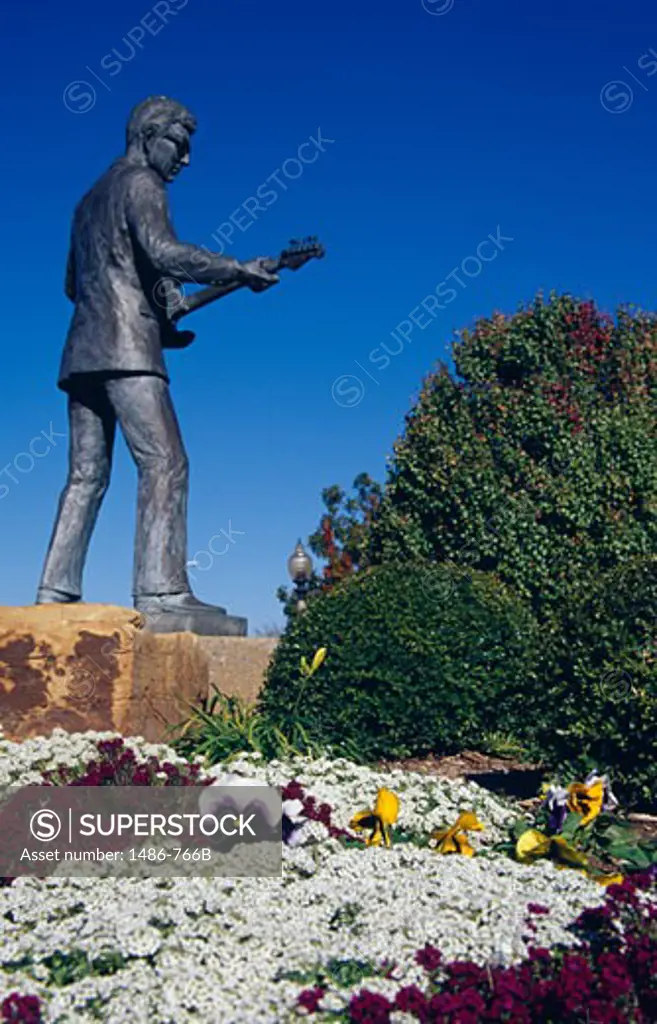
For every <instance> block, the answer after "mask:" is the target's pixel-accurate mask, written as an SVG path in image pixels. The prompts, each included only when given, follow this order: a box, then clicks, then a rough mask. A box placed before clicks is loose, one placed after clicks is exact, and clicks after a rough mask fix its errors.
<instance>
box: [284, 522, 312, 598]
mask: <svg viewBox="0 0 657 1024" xmlns="http://www.w3.org/2000/svg"><path fill="white" fill-rule="evenodd" d="M287 571H288V573H289V575H290V579H291V580H292V583H293V585H294V597H295V600H296V611H297V612H299V613H301V612H304V611H305V610H306V607H307V605H306V597H307V595H308V591H309V590H310V576H311V573H312V571H313V563H312V559H311V558H310V555H309V554H308V552H307V551H306V549H305V548H304V546H303V544H302V543H301V539H299V542H298V543H297V546H296V547H295V549H294V551H293V552H292V554H291V555H290V557H289V558H288V560H287Z"/></svg>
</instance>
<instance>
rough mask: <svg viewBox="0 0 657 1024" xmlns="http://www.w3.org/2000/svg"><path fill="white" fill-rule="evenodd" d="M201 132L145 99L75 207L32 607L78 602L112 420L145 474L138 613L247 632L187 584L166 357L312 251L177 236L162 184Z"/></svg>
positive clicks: (161, 621) (182, 463)
mask: <svg viewBox="0 0 657 1024" xmlns="http://www.w3.org/2000/svg"><path fill="white" fill-rule="evenodd" d="M195 129H196V120H195V118H194V117H193V115H192V114H191V113H190V111H189V110H187V109H186V108H185V107H184V106H182V105H181V104H180V103H177V102H175V101H174V100H171V99H168V98H167V97H164V96H156V97H150V98H149V99H147V100H144V102H143V103H140V104H139V105H138V106H137V107H135V109H134V110H133V112H132V114H131V116H130V119H129V122H128V127H127V146H126V153H125V156H123V157H121V158H120V159H118V160H117V161H116V162H115V163H114V164H112V166H111V167H110V168H109V170H108V171H107V172H106V173H105V174H104V175H103V176H102V177H101V178H100V179H99V181H97V182H96V184H95V185H94V186H93V187H92V189H91V190H90V191H89V192H88V193H87V194H86V195H85V196H84V197H83V199H82V200H81V202H80V203H79V205H78V206H77V208H76V210H75V214H74V218H73V228H72V233H71V245H70V253H69V257H68V265H67V270H66V287H65V290H66V295H67V296H68V298H69V299H70V300H71V302H73V303H75V311H74V313H73V318H72V321H71V325H70V328H69V332H68V337H67V339H66V345H65V348H64V354H63V358H62V363H61V369H60V374H59V382H58V383H59V387H60V388H61V389H62V390H64V391H65V392H66V393H67V395H68V415H69V426H70V442H69V443H70V449H69V473H68V479H67V482H66V486H65V488H64V491H63V492H62V495H61V498H60V501H59V509H58V513H57V519H56V522H55V527H54V530H53V534H52V538H51V541H50V546H49V549H48V554H47V557H46V562H45V566H44V569H43V574H42V578H41V583H40V586H39V590H38V594H37V603H39V604H43V603H50V602H73V601H79V600H80V599H81V595H82V571H83V568H84V563H85V559H86V555H87V550H88V547H89V541H90V539H91V534H92V531H93V528H94V525H95V522H96V519H97V516H98V511H99V509H100V505H101V502H102V499H103V495H104V494H105V491H106V489H107V485H108V482H109V477H110V469H111V463H112V450H113V444H114V436H115V430H116V424H117V422H118V424H119V426H120V428H121V430H122V431H123V434H124V437H125V439H126V442H127V444H128V447H129V449H130V452H131V454H132V457H133V459H134V460H135V463H136V465H137V470H138V477H139V492H138V510H137V531H136V539H135V562H134V577H133V595H134V605H135V608H137V609H138V610H139V611H142V612H144V613H145V614H146V616H147V619H148V620H149V623H150V624H151V628H155V629H156V630H157V631H162V632H170V631H172V630H177V629H191V630H193V631H195V632H198V633H211V634H216V633H219V634H221V633H236V634H239V635H243V634H244V633H245V632H246V620H245V619H240V618H235V617H233V616H228V615H226V614H225V609H223V608H218V607H216V606H214V605H209V604H204V603H203V602H201V601H199V600H198V599H197V598H196V597H195V596H194V595H193V594H192V592H191V589H190V584H189V580H188V576H187V492H188V463H187V456H186V454H185V449H184V447H183V443H182V439H181V436H180V429H179V426H178V421H177V418H176V414H175V411H174V408H173V405H172V402H171V397H170V394H169V378H168V376H167V371H166V368H165V365H164V360H163V358H162V349H163V348H167V347H169V348H173V347H186V345H188V344H189V343H190V342H191V340H193V337H194V335H193V334H191V332H180V333H179V332H177V331H176V329H175V320H177V319H179V317H180V316H182V315H185V314H186V313H188V312H191V310H192V309H195V308H198V307H199V306H200V305H204V304H205V303H206V302H209V301H214V299H216V298H220V297H221V296H222V295H224V294H228V293H229V292H230V291H233V290H235V289H236V288H238V287H242V286H246V287H249V288H251V290H252V291H255V292H259V291H262V290H264V289H266V288H269V287H270V286H271V285H273V284H276V283H277V282H278V280H279V278H278V276H277V273H276V272H275V270H276V268H278V267H279V266H285V265H290V266H293V267H296V265H301V264H302V263H303V262H305V259H306V255H305V253H306V252H307V251H308V246H306V248H305V250H304V247H303V246H301V247H297V249H294V248H293V249H292V250H291V253H292V255H291V257H290V260H291V262H288V263H286V261H285V259H284V257H285V255H286V254H285V253H283V254H282V256H281V258H280V259H279V260H278V261H275V260H267V259H263V258H259V259H254V260H250V261H249V262H246V263H240V262H238V260H236V259H233V258H232V257H229V256H220V255H217V254H215V253H211V252H209V251H208V250H207V249H202V248H200V247H197V246H194V245H189V244H186V243H184V242H180V241H179V240H178V239H177V238H176V235H175V233H174V230H173V227H172V225H171V222H170V219H169V209H168V202H167V195H166V189H165V185H166V184H167V183H169V182H171V181H173V180H174V178H175V177H176V175H177V174H178V173H179V172H180V170H181V169H182V168H183V167H185V166H187V165H188V164H189V154H190V138H191V135H192V134H193V132H194V131H195ZM316 248H317V249H319V248H320V247H316ZM295 253H298V254H299V253H300V255H297V260H296V264H295V262H294V258H295ZM321 254H322V253H321V252H319V251H317V252H310V255H308V256H307V258H310V256H312V255H321ZM185 281H193V282H195V283H201V284H208V285H211V286H212V287H210V288H206V289H203V291H201V292H198V293H197V294H196V295H191V296H189V297H187V298H186V299H183V298H182V296H179V301H178V303H177V308H175V307H174V308H173V309H172V307H171V302H170V298H169V299H168V300H167V301H164V302H163V301H162V296H163V294H168V287H169V286H168V285H167V282H169V283H171V282H176V283H182V282H185ZM169 291H170V288H169ZM195 300H196V302H195Z"/></svg>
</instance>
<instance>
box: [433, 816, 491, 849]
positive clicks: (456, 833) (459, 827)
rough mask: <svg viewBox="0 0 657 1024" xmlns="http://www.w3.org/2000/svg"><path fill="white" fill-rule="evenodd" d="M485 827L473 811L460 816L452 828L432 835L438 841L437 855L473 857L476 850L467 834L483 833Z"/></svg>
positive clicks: (440, 830)
mask: <svg viewBox="0 0 657 1024" xmlns="http://www.w3.org/2000/svg"><path fill="white" fill-rule="evenodd" d="M483 828H484V826H483V825H482V824H481V822H480V821H478V820H477V816H476V814H473V813H472V811H464V812H463V813H462V814H459V816H458V818H457V819H456V822H455V823H454V824H453V825H452V827H451V828H446V829H439V830H438V831H437V832H432V833H431V838H432V839H435V840H436V852H437V853H461V854H463V856H464V857H472V856H473V855H474V849H473V848H472V846H470V843H469V842H468V837H467V835H466V833H467V832H482V831H483Z"/></svg>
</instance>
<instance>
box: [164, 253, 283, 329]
mask: <svg viewBox="0 0 657 1024" xmlns="http://www.w3.org/2000/svg"><path fill="white" fill-rule="evenodd" d="M283 266H284V264H282V263H281V260H280V258H279V259H277V260H271V261H269V265H268V266H267V269H268V270H269V271H270V273H272V274H277V273H278V272H279V270H281V269H282V267H283ZM245 286H246V285H245V282H244V281H233V282H232V283H231V284H211V285H209V286H208V287H207V288H201V289H199V291H197V292H194V294H193V295H186V296H185V297H184V299H183V301H182V302H181V303H180V304H179V305H178V306H177V307H176V308H175V309H174V311H173V312H172V314H171V320H172V321H173V323H174V324H175V323H177V322H178V320H181V319H182V317H184V316H187V315H188V314H189V313H194V312H195V311H196V310H197V309H202V308H203V306H209V305H210V303H211V302H216V301H217V299H223V297H224V295H230V293H231V292H236V291H239V289H240V288H244V287H245Z"/></svg>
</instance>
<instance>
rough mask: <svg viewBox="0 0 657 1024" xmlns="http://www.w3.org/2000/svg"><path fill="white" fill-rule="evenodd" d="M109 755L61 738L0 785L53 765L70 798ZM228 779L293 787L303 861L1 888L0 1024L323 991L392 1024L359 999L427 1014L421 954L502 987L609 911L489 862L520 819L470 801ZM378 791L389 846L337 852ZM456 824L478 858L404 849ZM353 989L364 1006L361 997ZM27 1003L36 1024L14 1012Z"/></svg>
mask: <svg viewBox="0 0 657 1024" xmlns="http://www.w3.org/2000/svg"><path fill="white" fill-rule="evenodd" d="M110 739H111V737H110V736H108V735H99V734H91V733H89V734H85V735H72V736H71V735H68V734H65V733H61V732H59V733H56V734H54V736H53V737H52V738H50V739H48V740H45V739H37V740H29V741H26V742H24V743H22V744H10V743H6V742H3V741H0V784H4V785H7V784H12V785H23V784H27V783H38V782H44V781H45V780H44V774H43V773H44V772H49V773H51V774H50V775H49V776H48V778H49V779H50V780H51V781H52V780H53V779H55V780H56V779H57V773H56V771H55V770H56V769H57V768H58V766H60V765H67V766H68V768H69V781H70V778H72V777H73V776H74V775H75V774H78V775H81V774H82V772H83V771H86V770H88V766H89V762H95V765H94V767H93V768H92V771H94V772H96V773H97V774H96V777H97V778H100V777H102V775H103V772H102V770H101V769H102V765H103V763H104V762H105V761H107V760H110V761H112V759H113V763H116V762H118V761H120V759H121V758H122V757H124V755H125V748H122V747H121V746H120V744H119V745H115V748H114V753H113V754H112V755H111V756H110V755H109V754H101V753H100V752H99V745H98V744H99V741H101V742H103V741H105V742H106V741H108V740H110ZM126 744H127V746H128V748H129V751H132V752H133V753H134V758H133V757H132V754H129V756H128V758H127V760H126V761H125V765H126V770H127V766H131V767H130V768H129V771H130V772H133V773H134V772H135V771H142V770H143V766H144V765H145V764H150V769H151V778H150V781H151V782H152V783H155V784H168V783H173V784H177V783H179V782H180V780H181V779H190V780H192V781H193V782H195V783H196V784H198V782H199V781H203V780H207V779H210V778H212V777H217V776H219V775H221V774H223V769H222V768H221V767H220V766H215V767H214V768H213V769H212V772H211V773H210V772H206V771H204V770H203V769H202V767H201V766H198V767H196V768H194V769H191V768H190V767H189V765H188V764H187V762H185V761H184V759H182V758H179V757H177V756H176V755H175V753H174V752H173V751H172V750H170V749H168V748H166V747H161V746H153V745H150V744H146V743H144V742H143V741H141V740H139V739H132V740H129V741H126ZM108 749H111V748H108V747H107V746H105V747H101V751H107V750H108ZM149 759H151V760H150V762H149ZM166 765H169V767H165V766H166ZM230 769H231V772H233V773H236V774H237V775H242V776H245V777H248V778H255V779H258V780H260V781H263V782H266V783H267V784H271V785H280V786H281V787H284V786H288V789H286V791H285V793H284V795H285V796H287V798H288V799H290V800H297V799H298V798H301V801H300V802H301V805H302V807H303V809H304V816H305V817H306V818H308V817H310V818H312V819H314V820H313V821H312V822H311V823H309V824H306V825H304V826H303V828H302V830H301V834H300V842H299V843H298V845H293V846H290V847H285V848H284V857H283V873H282V877H281V878H280V879H279V878H275V879H271V878H269V879H266V878H261V879H258V878H243V879H229V878H205V877H187V878H173V879H172V878H168V879H164V878H153V879H148V880H139V879H133V878H120V879H109V878H57V877H50V878H48V879H44V880H41V881H40V880H37V879H32V878H30V879H28V878H19V879H16V880H15V881H14V882H13V883H12V884H11V885H8V886H6V887H4V888H2V889H0V921H2V925H1V926H0V939H1V940H2V945H1V948H2V974H0V1006H1V1007H2V1009H1V1012H0V1020H2V1019H3V1015H4V1019H5V1020H15V1021H19V1020H21V1021H29V1020H34V1021H38V1020H39V1016H38V1014H39V1013H40V1014H41V1015H42V1019H43V1020H44V1021H62V1022H64V1021H82V1022H84V1021H89V1022H90V1021H94V1020H103V1021H110V1022H117V1024H118V1022H119V1021H121V1022H123V1021H126V1020H130V1021H132V1022H135V1024H139V1022H142V1021H143V1022H156V1024H157V1022H160V1024H185V1022H188V1021H189V1022H193V1021H198V1020H204V1021H205V1020H212V1021H226V1022H236V1021H263V1022H268V1021H271V1022H278V1021H287V1020H295V1019H298V1014H299V1013H300V1012H302V1013H306V1012H308V1010H311V1009H312V1005H311V1003H312V997H311V996H308V995H307V994H306V995H305V996H303V997H302V1004H301V1007H299V1003H298V999H299V995H300V993H301V992H302V990H308V989H309V986H310V990H311V991H312V990H313V989H315V988H316V987H317V984H318V979H319V980H320V981H321V986H320V987H321V996H322V998H321V1006H322V1009H323V1010H324V1011H333V1012H334V1013H340V1014H342V1019H353V1020H371V1021H374V1020H387V1019H388V1017H386V1016H385V1015H384V1016H378V1017H377V1016H372V1013H373V1012H374V1011H373V1010H372V1005H373V1004H372V1000H374V1001H375V1003H376V998H379V1000H383V1001H380V1002H379V1008H380V1013H381V1014H386V1013H387V1014H388V1015H389V1014H390V1012H391V1011H390V1007H391V1006H393V1005H394V1003H395V1000H397V998H398V993H399V992H400V990H401V989H406V990H407V992H408V993H410V994H409V996H408V998H409V999H410V998H411V996H412V993H414V992H415V989H412V988H409V986H417V988H418V991H419V992H420V993H421V994H422V998H424V995H425V994H426V993H427V992H428V985H427V980H428V979H427V973H426V962H424V963H423V962H418V958H417V955H416V954H417V951H418V950H421V949H424V948H425V947H426V945H427V944H429V945H430V946H431V947H435V948H437V949H439V950H440V951H441V954H442V960H441V963H448V962H450V961H454V960H460V961H469V962H471V963H472V964H473V965H481V966H484V965H488V968H487V969H488V970H491V969H497V970H499V971H502V970H503V969H504V968H507V969H508V968H509V967H510V965H512V964H517V963H519V962H520V961H521V960H522V959H523V958H526V957H527V956H528V953H529V948H530V946H538V947H551V946H555V945H556V944H559V943H563V944H565V945H573V944H574V943H575V942H576V941H577V938H576V936H575V935H574V934H573V933H572V931H569V930H568V926H569V925H570V924H571V922H573V921H574V920H575V919H576V918H577V917H578V915H580V914H581V912H582V911H583V910H584V909H585V908H587V907H595V906H601V905H602V903H603V901H604V899H605V890H604V889H603V888H602V887H601V886H599V885H597V884H595V882H593V881H591V880H590V879H589V878H587V877H584V876H582V875H581V874H579V873H577V872H575V871H559V870H557V868H555V866H554V865H553V864H551V863H549V862H548V861H541V862H538V863H536V864H534V865H533V866H532V867H527V866H524V865H522V864H519V863H516V862H515V861H513V860H511V859H509V858H508V857H506V856H503V855H501V854H499V853H495V852H493V851H491V850H490V849H489V848H490V847H491V846H492V845H494V844H496V843H500V842H501V841H502V840H503V839H504V837H505V834H506V831H507V829H508V827H509V824H510V823H511V822H512V821H513V819H514V818H515V817H516V816H517V815H516V812H515V811H514V810H513V809H512V807H511V806H510V805H509V804H507V803H505V802H504V801H502V800H500V799H497V798H495V797H493V796H491V795H490V794H488V793H487V792H486V791H485V790H483V789H481V788H480V787H478V786H476V785H475V784H463V783H454V782H450V781H448V780H443V779H430V778H426V777H422V776H418V775H415V774H412V773H405V772H403V771H394V772H389V773H385V774H383V773H379V772H376V771H373V770H371V769H369V768H363V767H359V766H357V765H354V764H352V763H350V762H347V761H343V760H336V761H328V760H318V761H309V760H305V759H298V760H296V761H294V762H290V763H284V762H280V761H279V762H270V763H268V764H265V763H263V762H262V761H261V760H259V759H258V758H256V757H253V756H250V757H244V758H243V759H241V760H240V761H237V762H233V763H231V766H230ZM140 778H141V781H142V784H148V781H147V780H146V779H145V778H144V777H143V776H140ZM87 779H88V776H87ZM292 780H296V785H293V786H292V787H289V783H290V782H291V781H292ZM107 781H112V779H109V778H108V779H107ZM382 786H386V787H390V789H392V790H394V792H395V793H396V794H398V796H399V799H400V801H401V813H400V819H399V825H400V826H401V828H402V831H401V832H398V833H397V834H396V836H395V841H393V844H392V847H391V848H390V849H385V848H379V847H376V846H369V847H366V846H365V845H364V843H362V842H357V840H356V839H353V840H351V841H350V842H349V843H348V844H345V841H344V838H343V833H344V832H349V831H350V829H349V825H350V821H351V820H352V819H353V818H354V815H355V814H356V812H359V811H360V810H361V808H363V807H368V806H372V802H373V800H374V797H375V796H376V793H377V790H378V789H379V788H380V787H382ZM311 797H312V799H310V798H311ZM464 810H468V811H471V812H473V814H474V815H475V816H476V819H477V820H478V822H480V823H481V824H482V825H483V826H484V831H481V832H479V831H476V832H475V833H474V834H473V835H472V836H470V837H469V839H470V841H471V842H472V845H473V846H474V847H475V848H476V850H477V855H476V856H474V857H469V856H440V855H439V854H438V853H437V852H436V851H435V850H433V849H431V848H429V847H427V846H419V845H416V844H415V842H414V841H413V840H414V836H416V835H417V834H420V833H422V834H426V833H429V832H431V831H432V830H441V829H442V830H444V829H445V828H446V827H449V826H451V825H453V823H454V822H455V821H456V820H457V818H458V816H459V814H461V812H463V811H464ZM530 905H534V908H533V911H534V912H532V910H530V909H528V908H529V907H530ZM537 906H538V907H539V908H543V907H545V908H547V909H548V910H549V913H541V912H538V911H536V907H537ZM393 964H394V967H393V966H392V965H393ZM491 965H493V966H492V967H491ZM495 965H497V968H495ZM434 966H436V965H434ZM471 969H474V968H471ZM478 977H479V976H478ZM429 980H430V981H431V982H432V983H433V981H435V980H436V979H433V978H432V979H429ZM363 988H366V989H367V993H368V994H366V996H363V997H360V996H359V995H358V994H359V993H360V992H361V990H362V989H363ZM316 994H317V993H316ZM32 996H34V997H37V998H38V1000H39V1001H40V1011H39V1010H37V1011H35V1009H34V1005H35V1004H34V1002H30V1001H29V1000H28V1001H27V1002H25V999H26V998H27V997H32ZM359 998H362V999H365V1004H364V1008H363V1006H361V1008H360V1009H359V1004H358V1002H357V1000H358V999H359ZM415 998H418V999H419V998H420V997H419V996H417V997H415ZM3 1000H4V1002H3ZM21 1000H23V1001H22V1002H21ZM304 1000H305V1002H304ZM350 1000H351V1002H352V1006H351V1009H348V1007H349V1003H350ZM354 1000H356V1002H354ZM386 1000H387V1002H386ZM368 1007H369V1008H368ZM386 1007H387V1008H386ZM35 1012H36V1013H37V1015H36V1016H35V1015H34V1014H35ZM376 1012H377V1013H378V1012H379V1011H376ZM445 1012H446V1013H447V1012H448V1011H447V1010H446V1011H445ZM450 1012H451V1011H450ZM473 1012H474V1011H473ZM359 1013H360V1016H358V1014H359ZM400 1013H401V1011H400V1010H399V1009H395V1010H394V1012H393V1016H392V1017H391V1018H390V1019H395V1016H394V1014H398V1015H399V1014H400ZM21 1014H23V1015H22V1016H21ZM30 1014H32V1016H30ZM345 1014H347V1016H345ZM399 1019H400V1020H403V1019H408V1020H412V1019H414V1018H413V1017H412V1016H408V1015H407V1016H406V1017H404V1016H399ZM419 1019H423V1018H422V1017H420V1018H419ZM425 1019H429V1018H425ZM431 1019H436V1020H438V1019H440V1020H442V1019H443V1018H442V1017H440V1018H438V1017H436V1018H431ZM444 1019H445V1020H449V1021H451V1020H454V1021H455V1022H456V1021H457V1020H459V1021H461V1024H468V1022H469V1021H470V1020H472V1021H476V1020H478V1019H480V1018H479V1017H478V1016H471V1017H467V1016H453V1015H452V1016H449V1015H447V1016H445V1017H444ZM481 1019H490V1020H497V1019H500V1020H501V1019H504V1018H502V1017H488V1018H481ZM545 1019H546V1020H549V1019H551V1018H547V1017H546V1018H545ZM564 1019H565V1018H564ZM609 1019H610V1020H611V1018H609ZM619 1019H625V1018H619ZM627 1019H632V1018H627ZM636 1019H637V1020H639V1019H641V1018H638V1017H637V1018H636Z"/></svg>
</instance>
